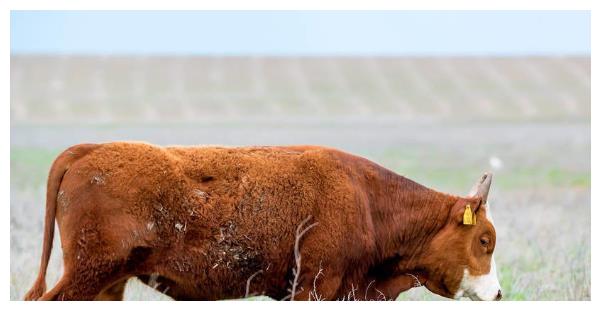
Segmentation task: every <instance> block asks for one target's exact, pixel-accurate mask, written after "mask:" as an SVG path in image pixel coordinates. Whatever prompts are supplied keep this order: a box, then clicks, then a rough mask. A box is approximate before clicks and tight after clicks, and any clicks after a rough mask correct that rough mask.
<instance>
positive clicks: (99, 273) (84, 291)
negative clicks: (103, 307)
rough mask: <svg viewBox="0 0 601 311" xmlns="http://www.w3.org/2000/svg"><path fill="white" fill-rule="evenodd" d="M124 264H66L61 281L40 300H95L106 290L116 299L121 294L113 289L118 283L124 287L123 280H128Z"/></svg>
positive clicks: (113, 261) (117, 289)
mask: <svg viewBox="0 0 601 311" xmlns="http://www.w3.org/2000/svg"><path fill="white" fill-rule="evenodd" d="M84 263H85V264H84ZM124 263H125V260H98V259H96V260H94V261H83V260H82V261H81V262H78V264H77V265H75V266H71V265H67V264H65V274H64V275H63V277H62V278H61V280H60V281H59V282H58V283H57V284H56V286H55V287H54V288H53V289H51V290H50V291H49V292H47V293H46V294H44V295H43V296H42V297H41V298H40V300H94V299H96V298H97V297H98V296H99V295H101V294H104V292H105V291H106V290H109V292H112V293H113V295H112V297H116V296H117V294H120V293H119V287H115V288H112V287H113V286H115V285H116V284H117V283H118V282H123V286H124V285H125V282H124V281H123V280H124V279H126V278H127V275H126V274H125V270H124V269H123V267H124ZM103 296H104V297H107V295H103ZM101 297H102V296H101Z"/></svg>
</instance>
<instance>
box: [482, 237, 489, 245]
mask: <svg viewBox="0 0 601 311" xmlns="http://www.w3.org/2000/svg"><path fill="white" fill-rule="evenodd" d="M488 243H490V241H489V240H488V238H487V237H481V238H480V244H482V246H488Z"/></svg>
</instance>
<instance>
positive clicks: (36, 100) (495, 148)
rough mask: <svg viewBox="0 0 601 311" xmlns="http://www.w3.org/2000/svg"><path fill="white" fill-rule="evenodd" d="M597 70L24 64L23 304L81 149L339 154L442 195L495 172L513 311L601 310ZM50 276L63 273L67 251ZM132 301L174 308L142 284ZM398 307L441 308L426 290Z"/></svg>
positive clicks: (16, 163)
mask: <svg viewBox="0 0 601 311" xmlns="http://www.w3.org/2000/svg"><path fill="white" fill-rule="evenodd" d="M589 65H590V59H588V58H523V59H522V58H520V59H511V58H509V59H486V58H474V59H469V58H466V59H443V60H438V59H355V58H343V59H319V58H310V59H260V58H259V59H257V58H250V59H246V58H235V59H227V58H165V59H156V58H133V59H130V58H92V57H71V58H66V57H42V56H36V57H32V56H29V57H25V56H18V57H13V58H12V59H11V190H10V191H11V207H10V217H11V229H10V232H11V245H10V249H11V252H10V265H11V267H10V271H11V279H10V284H11V286H10V288H11V289H10V297H11V299H12V300H18V299H21V298H22V297H23V295H24V293H25V292H26V291H27V290H28V288H29V287H30V286H31V284H32V283H33V280H34V278H35V275H36V274H37V270H38V265H39V257H40V253H41V237H42V228H43V216H44V208H43V207H44V202H45V179H46V176H47V173H48V169H49V166H50V164H51V162H52V160H53V159H54V157H55V156H56V155H57V154H58V153H59V152H60V151H61V150H62V149H64V148H65V147H67V146H69V145H72V144H76V143H81V142H102V141H112V140H143V141H148V142H151V143H155V144H161V145H175V144H218V145H274V144H316V145H328V146H334V147H337V148H341V149H343V150H346V151H349V152H352V153H355V154H359V155H362V156H365V157H367V158H369V159H371V160H373V161H375V162H377V163H380V164H381V165H383V166H385V167H388V168H390V169H392V170H394V171H396V172H398V173H399V174H402V175H405V176H407V177H409V178H411V179H413V180H416V181H418V182H420V183H422V184H424V185H427V186H429V187H432V188H434V189H437V190H441V191H445V192H450V193H455V194H465V193H467V191H468V190H469V188H470V186H471V185H472V184H473V182H475V180H476V179H477V178H478V177H479V176H480V174H481V173H482V172H483V171H486V170H490V171H493V172H494V173H495V179H494V182H493V189H492V193H491V202H492V212H493V214H494V217H495V225H496V228H497V234H498V244H497V250H496V252H495V254H496V259H497V265H498V269H499V274H500V275H499V277H500V281H501V285H502V287H503V290H504V297H505V298H506V299H510V300H588V299H590V266H591V255H590V245H591V236H590V228H591V222H590V211H591V202H590V194H591V192H590V161H591V159H590V141H591V136H590V135H591V134H590V69H588V66H589ZM55 242H56V243H55V247H54V251H53V255H52V259H51V263H50V267H49V272H48V278H47V281H48V284H49V287H50V286H52V285H53V284H54V283H55V282H56V280H57V279H58V277H59V276H60V273H61V252H60V245H59V243H58V240H56V241H55ZM126 299H130V300H147V299H151V300H155V299H168V298H167V297H165V296H163V295H161V294H160V293H157V292H155V291H153V290H152V289H150V288H148V287H146V286H144V285H142V284H141V283H139V282H137V281H132V282H130V283H129V284H128V287H127V289H126ZM399 299H400V300H410V299H420V300H432V299H442V298H440V297H438V296H435V295H433V294H431V293H429V292H428V291H427V290H425V289H423V288H419V289H414V290H411V291H408V292H406V293H403V294H401V296H400V297H399Z"/></svg>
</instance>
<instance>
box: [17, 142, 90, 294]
mask: <svg viewBox="0 0 601 311" xmlns="http://www.w3.org/2000/svg"><path fill="white" fill-rule="evenodd" d="M98 146H99V145H96V144H81V145H76V146H73V147H70V148H68V149H67V150H65V151H63V153H61V154H60V155H59V156H58V157H57V158H56V159H55V160H54V163H52V167H51V168H50V173H49V174H48V184H47V189H46V217H45V220H44V242H43V246H42V261H41V263H40V271H39V273H38V277H37V279H36V280H35V283H34V284H33V286H32V287H31V289H30V290H29V291H28V292H27V294H25V297H24V299H25V300H37V299H39V298H40V297H41V296H42V295H43V294H44V292H45V291H46V268H48V261H49V260H50V253H51V252H52V242H53V239H54V221H55V217H56V199H57V197H58V191H59V188H60V185H61V182H62V180H63V176H64V175H65V173H66V172H67V170H68V169H69V167H70V166H71V164H73V162H75V161H77V160H78V159H80V158H81V157H83V156H85V155H86V154H88V153H89V152H90V151H91V150H93V149H96V148H97V147H98Z"/></svg>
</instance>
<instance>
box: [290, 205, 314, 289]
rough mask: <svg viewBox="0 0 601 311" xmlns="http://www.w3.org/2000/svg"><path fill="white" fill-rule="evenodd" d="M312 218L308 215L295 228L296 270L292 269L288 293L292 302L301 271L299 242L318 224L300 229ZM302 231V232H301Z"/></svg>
mask: <svg viewBox="0 0 601 311" xmlns="http://www.w3.org/2000/svg"><path fill="white" fill-rule="evenodd" d="M312 217H313V216H311V215H309V216H308V217H307V218H306V219H305V220H303V221H302V222H301V223H300V224H299V225H298V227H296V238H295V241H294V259H295V261H296V268H294V269H293V272H294V273H293V274H294V281H293V282H292V291H291V292H290V301H293V300H294V295H295V294H296V287H297V285H298V278H299V276H300V270H301V255H300V251H299V244H300V240H301V238H302V237H303V235H304V234H305V233H307V231H309V230H310V229H311V228H313V227H315V226H317V225H318V224H319V223H318V222H316V223H312V224H310V225H308V226H307V227H306V228H305V229H302V228H303V227H304V226H305V224H306V223H307V222H309V220H311V218H312ZM301 229H302V230H301Z"/></svg>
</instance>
